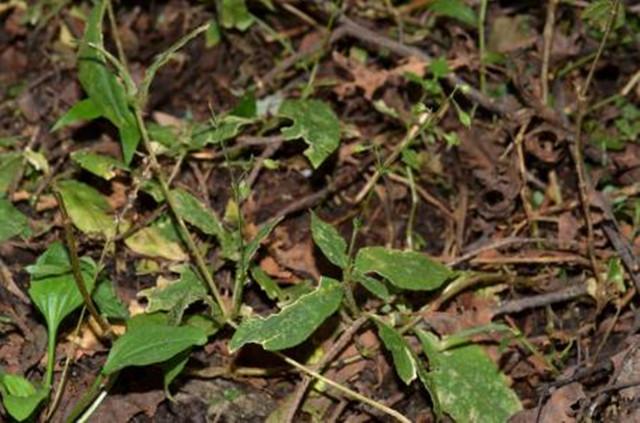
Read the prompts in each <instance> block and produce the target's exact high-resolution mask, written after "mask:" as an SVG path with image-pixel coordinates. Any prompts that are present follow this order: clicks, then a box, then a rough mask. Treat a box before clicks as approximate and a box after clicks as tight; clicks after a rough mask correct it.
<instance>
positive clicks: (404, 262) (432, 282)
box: [355, 247, 454, 291]
mask: <svg viewBox="0 0 640 423" xmlns="http://www.w3.org/2000/svg"><path fill="white" fill-rule="evenodd" d="M355 270H356V272H359V273H362V274H366V273H377V274H378V275H380V276H382V277H384V278H386V279H388V280H389V282H391V283H392V284H393V285H395V286H397V287H398V288H402V289H409V290H416V291H420V290H433V289H437V288H439V287H440V286H441V285H442V284H443V283H445V282H446V281H447V280H448V279H450V278H451V277H452V276H453V275H454V272H453V271H451V270H449V268H447V267H446V266H443V265H442V264H440V263H438V262H435V261H433V260H431V259H429V258H427V257H426V256H425V255H424V254H420V253H417V252H415V251H399V250H391V249H386V248H384V247H366V248H362V249H360V250H359V251H358V255H357V256H356V263H355Z"/></svg>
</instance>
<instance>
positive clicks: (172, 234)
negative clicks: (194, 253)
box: [124, 216, 189, 261]
mask: <svg viewBox="0 0 640 423" xmlns="http://www.w3.org/2000/svg"><path fill="white" fill-rule="evenodd" d="M124 243H125V244H126V246H127V247H129V248H131V249H132V250H133V251H135V252H136V253H138V254H142V255H144V256H149V257H161V258H165V259H167V260H174V261H185V260H187V259H188V258H189V256H188V255H187V253H185V252H184V250H183V249H182V246H181V244H180V235H179V234H178V230H177V229H176V227H175V226H174V224H173V222H172V221H171V219H170V218H169V217H167V216H161V217H160V218H159V219H158V220H156V221H155V222H153V223H152V224H151V225H150V226H147V227H146V228H142V229H141V230H139V231H138V232H136V233H134V234H133V235H131V236H130V237H128V238H127V239H125V241H124Z"/></svg>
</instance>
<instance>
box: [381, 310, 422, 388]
mask: <svg viewBox="0 0 640 423" xmlns="http://www.w3.org/2000/svg"><path fill="white" fill-rule="evenodd" d="M374 322H375V323H376V326H378V336H379V337H380V339H381V340H382V343H383V344H384V347H385V348H386V349H387V350H388V351H389V352H390V353H391V356H392V357H393V365H394V367H395V368H396V372H397V373H398V376H400V379H401V380H402V381H403V382H404V383H405V384H407V385H408V384H410V383H411V382H413V380H414V379H415V378H416V376H417V367H416V360H415V358H414V357H413V352H412V351H411V348H410V347H409V344H407V341H405V339H404V337H403V336H402V335H401V334H400V333H399V332H398V331H396V330H395V329H394V328H392V327H391V326H389V325H387V324H386V323H384V322H383V321H381V320H380V319H374Z"/></svg>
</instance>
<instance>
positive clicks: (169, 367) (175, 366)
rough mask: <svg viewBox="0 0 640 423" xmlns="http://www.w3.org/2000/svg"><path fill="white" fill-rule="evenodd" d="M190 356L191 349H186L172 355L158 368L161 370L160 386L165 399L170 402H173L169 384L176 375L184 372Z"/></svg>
mask: <svg viewBox="0 0 640 423" xmlns="http://www.w3.org/2000/svg"><path fill="white" fill-rule="evenodd" d="M190 356H191V348H187V349H186V350H184V351H182V352H179V353H178V354H176V355H174V356H173V357H171V358H170V359H169V360H167V361H165V362H164V363H162V365H161V366H160V367H161V368H162V384H163V385H164V393H165V395H166V396H167V398H169V399H170V400H172V401H174V399H173V396H172V395H171V392H170V391H169V385H171V382H173V381H174V380H175V379H176V378H177V377H178V375H179V374H180V373H182V370H184V367H185V366H186V365H187V362H188V361H189V357H190Z"/></svg>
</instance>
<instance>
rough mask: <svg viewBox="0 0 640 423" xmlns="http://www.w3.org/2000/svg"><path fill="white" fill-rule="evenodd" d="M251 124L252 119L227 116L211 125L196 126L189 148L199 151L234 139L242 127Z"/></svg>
mask: <svg viewBox="0 0 640 423" xmlns="http://www.w3.org/2000/svg"><path fill="white" fill-rule="evenodd" d="M253 122H254V119H249V118H246V117H242V116H235V115H232V114H228V115H225V116H222V117H220V118H218V119H217V120H216V121H215V123H214V124H213V125H211V124H207V125H203V124H197V125H195V127H194V130H193V136H192V138H191V145H190V146H189V147H190V148H191V149H200V148H202V147H204V146H205V145H207V144H220V143H221V142H223V141H226V140H229V139H231V138H233V137H235V136H236V135H238V134H239V133H240V129H242V127H243V126H245V125H249V124H251V123H253Z"/></svg>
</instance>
